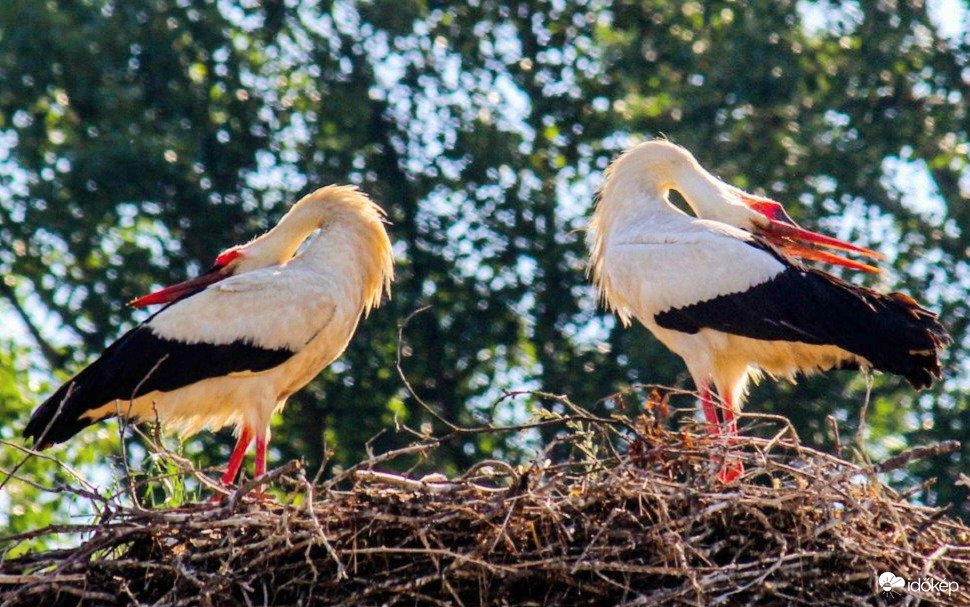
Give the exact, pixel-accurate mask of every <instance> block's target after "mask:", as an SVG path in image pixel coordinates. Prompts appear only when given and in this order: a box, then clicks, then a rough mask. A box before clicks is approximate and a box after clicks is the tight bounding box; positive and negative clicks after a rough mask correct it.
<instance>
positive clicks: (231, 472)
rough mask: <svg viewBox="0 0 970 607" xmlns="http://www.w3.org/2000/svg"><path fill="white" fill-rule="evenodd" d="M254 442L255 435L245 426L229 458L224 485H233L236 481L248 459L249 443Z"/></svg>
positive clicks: (223, 476)
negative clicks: (240, 469) (244, 459)
mask: <svg viewBox="0 0 970 607" xmlns="http://www.w3.org/2000/svg"><path fill="white" fill-rule="evenodd" d="M252 441H253V433H252V432H251V431H250V430H249V428H248V427H246V426H243V427H242V430H240V432H239V439H238V440H237V441H236V447H235V448H234V449H233V450H232V455H230V456H229V465H228V466H226V473H225V474H223V475H222V484H223V485H231V484H232V483H233V482H234V481H235V480H236V475H237V474H239V468H240V467H242V462H243V458H244V457H246V450H247V449H249V443H251V442H252Z"/></svg>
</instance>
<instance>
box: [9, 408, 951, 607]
mask: <svg viewBox="0 0 970 607" xmlns="http://www.w3.org/2000/svg"><path fill="white" fill-rule="evenodd" d="M747 419H748V420H751V419H752V418H750V417H749V418H747ZM755 423H756V424H761V425H762V426H764V425H765V424H766V422H765V421H764V420H760V421H759V420H757V419H756V420H755ZM771 423H780V422H779V421H778V420H773V421H771ZM538 425H540V426H542V427H543V429H544V432H545V433H546V434H547V435H550V434H551V435H553V438H552V439H551V442H550V444H549V445H548V447H547V449H546V450H545V451H543V452H542V453H541V455H540V457H539V458H537V459H536V460H534V461H533V462H532V463H531V464H529V465H523V466H517V467H513V466H510V465H509V464H506V463H503V462H498V461H485V462H481V463H480V464H478V465H476V466H474V467H473V468H471V469H470V470H468V471H467V472H466V473H465V474H463V475H461V476H460V477H456V478H446V477H444V476H442V475H440V474H433V475H430V476H423V477H420V478H419V477H417V475H416V474H406V475H402V474H396V473H394V474H392V473H389V472H382V471H381V470H382V469H383V470H388V469H390V465H389V463H390V461H391V460H393V459H395V458H396V457H405V456H406V457H413V456H414V455H415V454H422V455H429V454H430V453H431V452H432V451H433V450H434V449H435V448H436V447H437V446H438V445H439V444H440V438H434V437H426V438H424V439H418V442H416V443H415V444H413V445H412V446H410V447H408V448H406V449H402V450H398V451H395V452H392V453H388V454H383V455H379V456H376V457H373V458H371V459H369V460H368V461H364V462H362V463H360V464H358V465H357V466H354V467H353V468H350V469H348V470H346V471H343V472H342V473H340V474H339V475H337V476H336V477H334V478H332V479H331V480H330V481H328V482H326V483H322V484H321V483H316V484H315V483H313V482H311V481H309V480H307V477H306V475H305V474H304V471H303V470H302V468H301V466H300V465H299V464H298V463H296V462H291V463H289V464H287V465H285V466H283V467H281V468H278V469H276V470H274V471H272V472H270V473H269V474H268V475H267V476H266V477H264V478H263V479H260V480H261V481H262V482H263V483H266V484H270V485H272V486H273V487H274V494H273V495H274V496H276V497H274V498H272V499H268V498H265V497H264V498H262V499H259V498H258V497H257V496H256V495H255V494H254V491H253V490H254V489H255V488H256V487H257V485H256V484H255V483H254V482H248V483H246V484H244V485H243V486H242V487H240V488H239V489H238V490H236V491H234V492H232V493H231V494H229V495H226V496H225V497H224V498H223V500H222V501H221V502H219V503H198V504H191V505H187V506H184V507H179V508H172V509H144V508H138V507H133V506H130V505H128V506H121V505H113V506H108V507H104V508H103V509H102V510H103V513H102V514H101V516H100V518H99V520H98V521H97V523H96V524H93V525H87V526H82V525H76V526H75V525H71V526H66V527H65V526H59V527H56V528H49V529H45V530H39V531H35V532H32V533H30V534H23V535H21V536H14V537H8V538H5V540H6V542H7V544H8V545H9V543H10V542H11V541H13V542H16V541H18V540H22V539H26V538H36V537H37V536H38V535H40V534H49V535H51V536H56V535H57V534H64V533H68V534H74V535H75V536H77V535H80V536H81V538H82V540H81V541H80V543H79V545H77V546H76V547H73V548H67V549H56V550H50V551H47V552H34V553H28V554H26V555H22V556H19V557H16V558H9V559H5V560H3V561H2V562H0V604H2V605H4V606H14V605H18V606H19V605H24V606H36V605H77V604H83V605H129V604H152V605H186V606H188V605H213V606H221V605H234V606H235V605H429V606H430V605H466V606H471V605H476V606H477V605H536V606H545V605H597V606H598V605H631V606H632V605H644V606H658V605H670V606H682V605H683V606H688V605H689V606H698V605H732V606H736V605H737V606H740V605H803V606H815V605H818V606H825V607H831V606H834V605H883V604H885V605H892V604H908V605H914V604H919V605H970V528H967V527H966V526H964V525H962V524H960V523H959V522H957V521H955V520H952V519H950V518H947V517H946V516H945V513H944V510H943V509H936V508H932V507H928V506H925V505H918V504H914V503H911V502H910V501H908V500H907V499H906V496H905V495H903V494H900V493H898V492H896V491H894V490H893V489H891V488H889V487H887V486H886V485H885V484H883V483H882V482H880V481H879V480H878V478H877V474H878V473H882V472H887V471H890V470H893V469H898V468H901V467H903V466H905V465H906V464H907V463H909V462H911V461H913V460H915V459H919V458H922V457H925V456H928V455H932V454H939V453H942V452H946V451H951V450H953V449H955V448H956V447H957V445H955V444H951V443H943V444H939V445H933V446H929V447H923V448H919V449H916V450H912V451H910V452H906V453H904V454H902V455H899V456H896V457H894V458H892V459H890V460H887V461H885V462H882V463H881V464H871V463H852V462H850V461H846V460H844V459H841V458H839V457H835V456H833V455H829V454H826V453H823V452H819V451H817V450H813V449H810V448H807V447H805V446H803V445H801V444H800V443H799V441H798V439H797V437H796V435H795V434H794V432H793V431H792V430H791V429H790V428H789V427H787V426H783V425H782V426H778V427H777V432H775V433H771V432H768V433H765V432H762V433H761V434H762V435H763V436H764V437H762V438H755V437H750V436H748V437H741V438H740V439H739V440H738V442H737V443H736V444H735V445H733V446H731V447H730V449H732V450H733V451H734V452H736V453H737V454H739V456H740V457H741V458H742V459H743V461H744V464H745V467H746V472H745V475H744V477H743V478H742V479H741V481H739V482H736V483H733V484H730V485H723V484H721V483H719V482H718V481H717V480H716V472H717V470H718V467H719V463H718V459H719V458H722V457H723V456H724V455H725V454H726V450H727V449H728V447H727V446H725V445H723V444H720V443H719V442H718V441H715V440H710V439H708V438H706V437H704V436H702V435H700V434H697V433H692V432H691V431H690V430H691V429H692V426H691V424H690V422H687V423H686V424H684V425H683V428H684V429H683V430H680V431H670V430H667V429H665V428H664V424H659V423H656V422H655V420H654V417H653V415H651V414H647V415H641V416H640V417H639V418H637V419H636V420H633V421H631V420H629V419H628V418H625V417H622V416H614V417H609V418H602V417H597V416H594V415H592V414H590V413H588V412H586V411H582V410H580V409H578V408H575V407H574V406H573V407H572V408H570V410H569V413H568V414H562V415H553V414H548V415H547V416H546V418H544V419H542V420H540V421H539V422H538ZM557 426H558V429H557V430H556V431H555V432H553V429H555V428H556V427H557ZM748 427H749V429H750V427H751V423H750V422H749V423H748ZM69 537H70V536H69ZM61 542H62V545H63V538H62V539H61ZM887 571H888V572H892V573H893V574H894V575H895V576H897V577H901V578H902V579H903V580H904V581H905V582H906V586H904V587H902V588H900V587H898V585H897V587H895V588H893V589H892V590H893V591H892V592H888V593H887V592H883V591H882V589H881V588H880V587H878V586H877V579H878V577H879V576H880V574H881V573H882V572H887ZM927 580H929V581H930V582H931V584H930V586H927V585H926V584H923V586H922V588H915V589H914V588H913V585H912V582H913V581H917V582H921V583H922V582H925V581H927ZM932 582H935V584H932ZM917 586H919V584H917Z"/></svg>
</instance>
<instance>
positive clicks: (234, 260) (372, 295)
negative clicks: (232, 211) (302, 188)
mask: <svg viewBox="0 0 970 607" xmlns="http://www.w3.org/2000/svg"><path fill="white" fill-rule="evenodd" d="M383 223H384V211H383V210H382V209H381V208H380V207H379V206H377V204H375V203H374V202H373V201H371V199H370V198H368V197H367V196H366V195H365V194H363V193H362V192H360V190H358V189H357V188H356V187H353V186H333V185H332V186H326V187H323V188H320V189H318V190H316V191H314V192H311V193H310V194H307V195H306V196H304V197H303V198H301V199H300V200H299V201H298V202H296V203H295V204H294V205H293V206H292V207H291V208H290V210H289V211H288V212H287V213H286V215H284V216H283V218H282V219H280V222H279V223H278V224H276V226H274V227H273V229H271V230H270V231H268V232H266V233H265V234H263V235H262V236H259V237H257V238H254V239H253V240H251V241H250V242H248V243H246V244H244V245H239V246H235V247H231V248H229V249H226V250H225V251H223V252H222V253H220V254H219V255H218V256H217V257H216V259H215V263H214V264H213V265H212V267H211V268H210V269H209V270H208V271H207V272H205V273H203V274H201V275H199V276H197V277H195V278H192V279H189V280H186V281H185V282H180V283H178V284H175V285H172V286H170V287H165V288H164V289H159V290H158V291H155V292H153V293H150V294H148V295H144V296H142V297H138V298H136V299H134V300H132V301H131V302H129V305H131V306H134V307H139V308H140V307H145V306H150V305H154V304H163V303H170V302H173V301H176V300H178V299H181V298H183V297H187V296H189V295H191V294H192V293H195V292H197V291H200V290H202V289H204V288H206V287H207V286H209V285H211V284H213V283H216V282H219V281H220V280H223V279H225V278H228V277H230V276H233V275H236V274H242V273H244V272H249V271H251V270H258V269H260V268H267V267H270V266H276V265H281V264H285V263H287V262H288V261H290V259H292V258H293V256H294V255H295V254H296V252H297V250H298V249H299V248H300V245H301V244H302V243H303V241H304V240H306V239H307V237H308V236H310V235H311V234H312V233H313V232H315V231H317V230H318V229H320V228H324V227H329V228H333V227H335V226H340V227H342V228H344V229H345V230H349V237H350V238H352V239H353V240H355V241H356V242H359V243H361V244H362V245H363V248H364V249H366V251H367V255H366V256H367V257H369V258H373V259H376V260H377V268H378V269H377V271H375V272H372V273H369V278H370V274H373V275H374V277H373V278H372V279H371V280H369V282H370V283H373V284H372V285H371V288H369V290H368V297H367V301H368V306H369V307H373V306H374V305H376V304H377V302H379V301H380V298H381V294H382V293H383V292H385V291H388V290H389V289H390V281H391V279H392V277H393V266H392V264H393V259H392V253H391V244H390V240H389V239H388V236H387V232H386V231H385V230H384V226H383Z"/></svg>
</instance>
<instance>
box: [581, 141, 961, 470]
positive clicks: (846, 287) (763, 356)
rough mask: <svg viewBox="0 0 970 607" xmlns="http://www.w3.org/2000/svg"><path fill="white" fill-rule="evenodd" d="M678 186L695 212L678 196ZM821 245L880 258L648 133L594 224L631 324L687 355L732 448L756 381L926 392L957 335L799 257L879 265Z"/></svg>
mask: <svg viewBox="0 0 970 607" xmlns="http://www.w3.org/2000/svg"><path fill="white" fill-rule="evenodd" d="M672 189H673V190H677V191H678V192H679V193H680V194H681V195H682V196H683V197H684V199H685V200H686V201H687V204H688V205H690V207H691V208H692V209H693V211H694V213H695V214H696V217H693V216H691V215H688V214H686V213H684V212H682V211H681V210H680V209H678V208H677V207H676V206H674V205H673V204H671V203H670V201H669V200H668V198H667V196H668V192H669V190H672ZM813 245H819V246H825V247H829V248H835V249H841V250H845V251H852V252H856V253H859V254H862V255H865V256H867V257H870V258H875V259H879V258H880V257H881V256H880V255H879V254H878V253H876V252H875V251H870V250H868V249H864V248H861V247H857V246H855V245H852V244H849V243H846V242H842V241H839V240H836V239H834V238H830V237H827V236H823V235H821V234H816V233H814V232H810V231H808V230H804V229H802V228H800V227H799V226H798V225H796V224H795V222H793V221H792V220H791V218H790V217H789V216H788V214H787V213H785V211H784V209H783V208H782V206H781V205H780V204H779V203H777V202H775V201H772V200H768V199H766V198H761V197H757V196H752V195H750V194H747V193H745V192H743V191H741V190H739V189H737V188H735V187H732V186H730V185H728V184H725V183H724V182H722V181H720V180H718V179H717V178H716V177H714V176H713V175H711V174H710V173H709V172H707V171H706V170H704V168H703V167H701V166H700V164H698V162H697V161H696V160H695V159H694V157H693V156H692V155H691V154H690V152H688V151H687V150H685V149H684V148H682V147H679V146H676V145H674V144H672V143H669V142H667V141H649V142H646V143H642V144H640V145H637V146H636V147H634V148H632V149H630V150H628V151H627V152H626V153H624V154H623V155H621V156H620V157H619V158H617V159H616V160H615V161H614V162H613V163H612V165H611V166H610V168H609V169H608V170H607V173H606V178H605V181H604V183H603V186H602V188H601V190H600V193H599V199H598V202H597V204H596V209H595V211H594V213H593V217H592V221H591V224H590V247H591V260H590V262H591V263H590V268H591V271H592V275H593V280H594V282H595V284H596V286H597V287H598V289H599V292H600V294H601V296H602V297H603V299H604V300H605V301H606V303H607V305H608V306H609V307H610V308H611V309H612V310H613V311H614V312H615V313H616V314H617V315H618V316H619V318H620V320H621V322H623V323H624V325H629V323H630V321H631V319H634V318H635V319H636V320H638V321H639V322H641V323H642V324H643V325H644V326H646V327H647V328H648V329H649V330H650V331H651V332H652V333H653V334H654V335H655V336H656V337H657V338H658V339H659V340H660V341H661V342H662V343H663V344H664V345H666V346H667V347H668V348H670V349H671V350H672V351H673V352H675V353H676V354H678V355H680V356H681V358H683V359H684V362H685V363H686V364H687V369H688V371H689V372H690V374H691V376H692V377H693V380H694V383H695V386H696V388H697V390H698V392H699V394H700V397H701V404H702V408H703V411H704V416H705V419H706V422H707V428H708V432H709V433H710V434H711V435H714V436H717V435H719V434H720V433H721V430H723V432H724V434H725V435H726V436H725V437H726V438H727V440H728V442H731V439H732V437H734V436H736V435H737V423H736V420H735V415H736V414H737V412H738V411H739V410H740V407H741V404H742V400H743V398H744V396H745V393H746V390H747V387H748V383H749V380H751V379H757V378H759V377H760V375H761V374H762V373H767V374H768V375H771V376H774V377H785V378H789V379H793V377H794V375H795V374H797V373H799V372H801V373H812V372H816V371H824V370H828V369H832V368H847V367H848V368H858V367H866V368H873V369H878V370H881V371H886V372H889V373H894V374H897V375H901V376H903V377H905V378H906V379H907V380H909V382H910V383H911V384H912V385H913V386H914V387H915V388H917V389H920V388H925V387H927V386H929V385H930V384H931V383H932V381H933V378H934V377H940V361H939V351H940V350H941V349H942V348H943V346H945V345H946V344H947V343H949V337H948V336H947V334H946V331H945V329H944V328H943V326H942V325H941V324H940V323H939V322H938V321H937V319H936V316H935V315H934V314H933V313H932V312H929V311H928V310H926V309H924V308H922V307H920V306H919V304H918V303H917V302H916V301H915V300H913V298H911V297H909V296H908V295H904V294H902V293H891V294H889V295H883V294H880V293H877V292H875V291H873V290H870V289H866V288H863V287H858V286H855V285H852V284H849V283H847V282H844V281H842V280H840V279H838V278H836V277H834V276H831V275H829V274H827V273H825V272H822V271H819V270H815V269H809V268H806V267H805V266H803V265H801V264H800V263H799V262H798V261H796V260H795V259H793V257H792V256H798V257H803V258H806V259H813V260H819V261H825V262H829V263H834V264H838V265H842V266H846V267H849V268H852V269H856V270H863V271H873V272H875V271H878V270H877V269H876V268H874V267H872V266H869V265H867V264H864V263H860V262H857V261H852V260H848V259H845V258H842V257H839V256H837V255H834V254H832V253H829V252H825V251H822V250H820V249H818V248H814V246H813ZM712 386H713V388H714V389H715V390H716V392H717V395H718V397H719V401H720V402H719V403H717V404H716V403H715V401H714V399H713V398H712V392H711V388H712ZM718 409H720V410H721V412H722V416H723V424H722V423H721V422H719V419H718ZM742 471H743V467H742V466H741V463H740V461H733V462H729V463H728V464H726V465H725V466H724V467H722V469H721V471H720V472H719V474H718V477H719V478H720V479H721V480H722V481H724V482H731V481H733V480H734V479H736V478H737V477H738V476H739V475H740V474H741V472H742Z"/></svg>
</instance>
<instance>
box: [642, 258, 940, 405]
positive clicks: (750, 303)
mask: <svg viewBox="0 0 970 607" xmlns="http://www.w3.org/2000/svg"><path fill="white" fill-rule="evenodd" d="M749 244H751V246H755V247H757V248H760V249H762V250H765V251H766V252H768V253H770V254H771V255H773V256H774V257H775V258H776V259H778V260H779V261H781V262H782V263H783V264H785V266H786V268H785V270H783V271H782V272H780V273H779V274H777V275H775V276H774V277H773V278H771V279H770V280H768V281H766V282H763V283H761V284H758V285H755V286H753V287H751V288H750V289H748V290H746V291H743V292H741V293H732V294H729V295H722V296H719V297H715V298H713V299H709V300H707V301H702V302H698V303H695V304H691V305H689V306H685V307H682V308H672V309H670V310H665V311H663V312H661V313H659V314H657V315H656V316H655V320H656V322H657V324H658V325H660V326H661V327H664V328H667V329H673V330H676V331H681V332H684V333H691V334H693V333H697V332H698V331H700V330H701V329H704V328H710V329H715V330H718V331H723V332H725V333H731V334H733V335H741V336H744V337H751V338H753V339H760V340H766V341H771V340H779V341H794V342H802V343H807V344H815V345H833V346H838V347H839V348H842V349H843V350H847V351H849V352H851V353H853V354H855V355H857V356H861V357H862V358H864V359H866V360H867V361H869V363H870V364H872V366H873V367H874V368H876V369H879V370H881V371H886V372H889V373H894V374H896V375H901V376H903V377H905V378H906V379H907V380H908V381H909V382H910V383H911V384H912V385H913V386H914V387H916V388H925V387H928V386H930V385H931V384H932V383H933V378H938V377H940V359H939V350H940V349H941V348H942V347H943V346H945V345H946V344H948V343H950V338H949V336H948V335H947V332H946V329H945V328H944V327H943V325H942V324H940V322H939V321H938V320H937V317H936V315H935V314H933V313H932V312H930V311H929V310H926V309H925V308H923V307H921V306H920V305H919V304H918V303H917V302H916V301H915V300H913V299H912V298H911V297H909V296H907V295H904V294H902V293H890V294H889V295H884V294H881V293H878V292H876V291H873V290H872V289H867V288H865V287H859V286H856V285H852V284H849V283H847V282H845V281H843V280H840V279H839V278H836V277H835V276H832V275H830V274H827V273H825V272H822V271H820V270H815V269H810V268H806V267H804V266H802V265H800V264H798V263H797V262H795V261H793V260H791V259H789V258H787V257H785V256H784V255H782V254H781V253H779V252H778V251H776V250H775V249H774V248H772V247H771V246H770V245H768V244H767V243H765V242H763V241H760V240H754V241H752V242H750V243H749Z"/></svg>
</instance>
